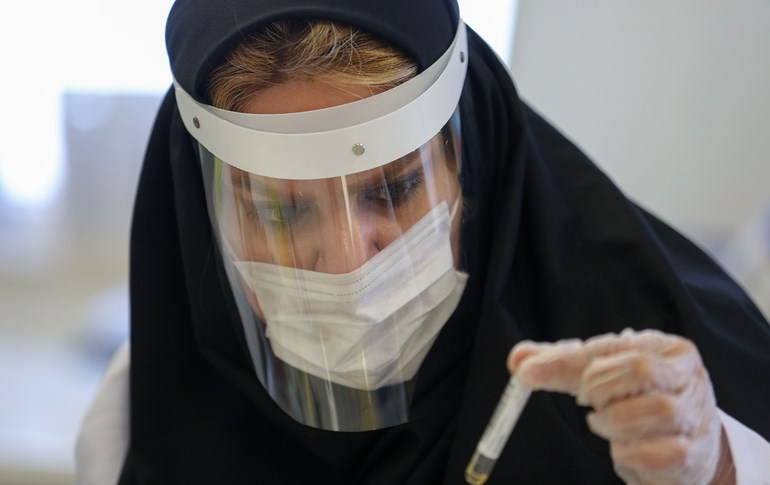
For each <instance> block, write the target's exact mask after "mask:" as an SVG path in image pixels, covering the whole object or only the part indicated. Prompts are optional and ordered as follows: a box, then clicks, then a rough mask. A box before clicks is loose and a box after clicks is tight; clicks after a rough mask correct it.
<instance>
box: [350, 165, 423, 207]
mask: <svg viewBox="0 0 770 485" xmlns="http://www.w3.org/2000/svg"><path fill="white" fill-rule="evenodd" d="M423 182H424V178H423V173H422V170H416V171H414V172H412V173H410V174H409V175H407V176H406V177H404V178H402V179H400V180H397V181H395V182H391V183H389V184H386V185H382V186H380V187H376V188H373V189H371V190H368V191H366V192H365V193H364V199H365V200H367V201H369V202H373V203H375V204H377V205H381V206H384V207H400V206H401V205H403V204H406V203H407V202H409V201H410V200H411V199H412V197H413V196H414V195H415V193H416V192H417V189H418V188H419V187H420V186H421V185H422V183H423Z"/></svg>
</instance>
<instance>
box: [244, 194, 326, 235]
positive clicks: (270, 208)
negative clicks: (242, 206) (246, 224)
mask: <svg viewBox="0 0 770 485" xmlns="http://www.w3.org/2000/svg"><path fill="white" fill-rule="evenodd" d="M249 209H250V210H249V215H250V216H251V217H252V218H255V219H257V220H259V222H260V223H261V224H262V225H263V226H264V227H265V228H266V229H269V230H282V229H285V228H286V227H287V226H291V225H296V224H298V223H299V222H300V221H301V220H302V218H303V217H304V216H305V215H306V214H307V213H308V212H310V210H311V207H310V205H309V204H298V205H295V204H276V203H272V202H257V201H255V202H253V203H252V204H251V205H250V207H249Z"/></svg>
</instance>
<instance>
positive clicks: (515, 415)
mask: <svg viewBox="0 0 770 485" xmlns="http://www.w3.org/2000/svg"><path fill="white" fill-rule="evenodd" d="M530 394H532V389H531V388H529V387H528V386H525V385H524V384H522V383H520V382H519V381H518V380H516V378H515V377H514V376H511V378H510V379H509V380H508V385H506V386H505V390H504V391H503V395H502V396H500V401H499V402H498V403H497V407H496V408H495V412H494V413H493V414H492V419H490V420H489V424H487V427H486V429H485V430H484V434H483V435H482V436H481V440H479V444H478V445H477V446H476V451H475V452H474V453H473V457H471V461H470V462H469V463H468V467H467V468H466V469H465V481H466V482H468V483H470V484H471V485H483V484H484V483H485V482H486V481H487V479H488V478H489V474H490V473H491V472H492V467H494V466H495V463H496V462H497V459H498V458H499V457H500V453H502V451H503V447H504V446H505V443H506V442H507V441H508V437H509V436H510V435H511V431H513V427H514V426H516V422H517V421H518V420H519V416H521V411H522V410H523V409H524V406H526V405H527V401H528V400H529V395H530Z"/></svg>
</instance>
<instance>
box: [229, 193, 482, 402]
mask: <svg viewBox="0 0 770 485" xmlns="http://www.w3.org/2000/svg"><path fill="white" fill-rule="evenodd" d="M458 204H459V197H458V199H457V201H456V202H455V205H454V207H453V209H452V214H451V215H450V214H449V211H448V210H447V206H446V203H445V202H441V203H440V204H438V205H437V206H436V207H434V208H433V209H432V210H431V211H430V212H428V213H427V214H426V215H425V216H423V218H422V219H420V220H419V221H418V222H417V223H416V224H414V225H413V226H412V227H410V228H409V229H408V230H407V231H406V232H404V234H402V235H401V236H400V237H399V238H397V239H396V240H394V241H392V242H391V243H390V244H389V245H388V246H386V247H385V248H384V249H383V250H382V251H380V252H379V253H377V254H376V255H375V256H374V257H372V258H371V259H370V260H369V261H367V262H366V263H364V264H363V265H361V266H360V267H359V268H357V269H355V270H353V271H352V272H350V273H346V274H327V273H318V272H315V271H308V270H301V269H296V268H290V267H285V266H278V265H273V264H269V263H259V262H253V261H234V265H235V267H236V268H237V269H238V272H239V273H240V275H241V277H242V278H243V281H244V282H245V283H246V285H247V286H248V288H249V289H250V290H251V291H252V293H253V294H254V295H256V297H257V300H258V301H259V305H260V308H261V310H262V312H263V313H264V318H265V321H266V335H267V337H268V339H269V340H270V342H271V347H272V349H273V353H274V354H275V355H276V357H278V358H279V359H281V360H282V361H284V362H286V363H287V364H290V365H291V366H293V367H295V368H297V369H300V370H302V371H304V372H306V373H308V374H311V375H314V376H316V377H319V378H321V379H324V380H327V381H330V382H334V383H336V384H340V385H343V386H346V387H350V388H354V389H363V390H374V389H379V388H380V387H383V386H389V385H394V384H399V383H401V382H405V381H408V380H410V379H412V378H413V377H414V376H415V374H416V373H417V370H418V369H419V368H420V365H421V364H422V362H423V360H424V359H425V357H426V355H427V353H428V351H429V350H430V348H431V346H432V344H433V342H434V341H435V339H436V337H437V336H438V334H439V332H440V331H441V329H442V328H443V326H444V324H445V323H446V322H447V320H449V317H450V316H451V315H452V313H453V312H454V310H455V308H457V305H458V303H459V302H460V297H461V296H462V294H463V291H464V289H465V283H466V281H467V278H468V275H467V274H466V273H463V272H460V271H457V270H456V269H455V266H454V257H453V254H452V247H451V243H450V234H451V225H452V220H453V219H454V216H455V213H456V211H457V207H458ZM224 242H225V244H226V245H227V242H226V241H224Z"/></svg>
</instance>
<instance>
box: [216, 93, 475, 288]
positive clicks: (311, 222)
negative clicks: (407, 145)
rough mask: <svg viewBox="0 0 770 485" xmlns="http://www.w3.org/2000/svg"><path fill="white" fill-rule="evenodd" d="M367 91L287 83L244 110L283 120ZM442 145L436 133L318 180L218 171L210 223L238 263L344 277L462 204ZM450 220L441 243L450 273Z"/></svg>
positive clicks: (455, 234) (455, 231)
mask: <svg viewBox="0 0 770 485" xmlns="http://www.w3.org/2000/svg"><path fill="white" fill-rule="evenodd" d="M372 94H375V93H373V92H372V91H371V90H370V89H369V88H368V87H365V86H353V87H347V86H346V87H337V86H332V85H329V84H326V83H323V82H318V81H293V82H288V83H285V84H281V85H278V86H274V87H271V88H269V89H266V90H263V91H260V92H259V93H257V94H256V95H255V96H254V97H253V99H252V100H251V103H250V104H249V105H248V109H247V112H250V113H260V114H276V113H291V112H299V111H309V110H314V109H321V108H327V107H331V106H336V105H340V104H344V103H349V102H352V101H355V100H357V99H360V98H363V97H367V96H370V95H372ZM451 142H452V140H444V138H443V136H442V135H438V136H436V137H434V138H433V139H431V140H430V141H429V142H427V143H426V144H424V145H423V146H422V147H420V148H419V149H417V150H415V151H414V152H412V153H409V154H407V155H406V156H404V157H402V158H400V159H398V160H395V161H393V162H391V163H388V164H386V165H384V166H382V167H378V168H375V169H372V170H368V171H365V172H360V173H356V174H352V175H348V176H345V177H333V178H328V179H320V180H284V179H274V178H269V177H262V176H258V175H254V174H250V173H248V172H244V171H242V170H239V169H237V168H235V167H232V166H230V165H228V164H226V163H223V164H222V174H221V181H222V183H221V194H222V197H221V201H220V210H219V219H220V224H221V226H222V230H223V233H224V236H225V237H226V238H227V241H228V243H229V245H230V247H231V248H232V250H233V252H234V253H235V255H234V256H235V257H236V258H237V259H240V260H247V261H259V262H266V263H271V264H277V265H282V266H290V267H295V268H300V269H305V270H312V271H318V272H323V273H332V274H343V273H348V272H350V271H353V270H354V269H356V268H358V267H359V266H361V265H362V264H363V263H365V262H366V261H368V260H369V259H370V258H371V257H372V256H374V255H375V254H377V253H378V252H379V251H381V250H382V249H384V248H385V247H386V246H387V245H388V244H390V243H391V242H392V241H393V240H394V239H396V238H397V237H399V236H400V235H401V234H403V232H404V231H406V230H407V229H409V228H410V227H411V226H412V225H413V224H414V223H416V222H417V221H418V220H420V219H421V218H422V217H423V216H425V215H426V214H427V213H428V212H429V211H430V210H431V209H433V208H434V207H435V206H436V205H438V204H440V203H441V202H445V203H446V206H447V209H448V210H450V211H451V210H452V208H453V206H454V205H455V203H456V202H457V203H458V204H459V206H460V207H461V206H462V201H461V200H460V197H461V194H460V190H459V183H458V177H457V162H456V161H455V160H454V158H453V156H452V149H451V147H446V146H443V145H444V144H445V143H451ZM460 219H461V218H460V217H455V219H454V220H453V221H452V232H451V243H452V249H453V253H454V259H455V266H456V267H457V265H458V259H459V258H458V255H459V232H460V229H459V228H460Z"/></svg>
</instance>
